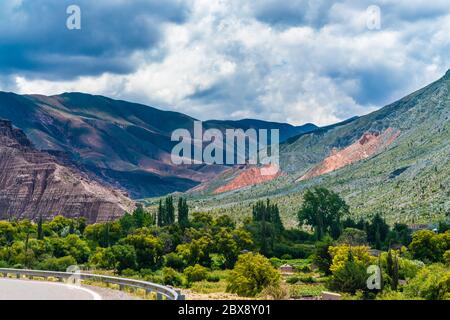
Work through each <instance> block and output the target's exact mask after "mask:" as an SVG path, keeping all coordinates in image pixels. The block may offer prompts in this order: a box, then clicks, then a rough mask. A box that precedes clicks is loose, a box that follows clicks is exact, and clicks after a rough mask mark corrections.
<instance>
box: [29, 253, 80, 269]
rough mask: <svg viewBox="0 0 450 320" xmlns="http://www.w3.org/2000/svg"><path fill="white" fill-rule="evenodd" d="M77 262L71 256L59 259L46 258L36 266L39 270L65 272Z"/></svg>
mask: <svg viewBox="0 0 450 320" xmlns="http://www.w3.org/2000/svg"><path fill="white" fill-rule="evenodd" d="M76 264H77V261H76V260H75V258H74V257H72V256H66V257H61V258H48V259H45V260H44V261H41V262H40V263H39V264H38V265H37V269H39V270H51V271H66V270H67V268H68V267H69V266H73V265H76Z"/></svg>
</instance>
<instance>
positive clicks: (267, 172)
mask: <svg viewBox="0 0 450 320" xmlns="http://www.w3.org/2000/svg"><path fill="white" fill-rule="evenodd" d="M280 174H281V171H280V170H278V168H276V167H274V166H267V167H263V168H258V167H251V168H247V169H244V170H243V171H242V172H241V173H239V174H238V175H237V176H236V177H235V178H234V179H233V180H231V182H229V183H227V184H226V185H224V186H221V187H219V188H217V189H216V190H214V193H215V194H218V193H223V192H228V191H233V190H238V189H241V188H244V187H248V186H253V185H257V184H260V183H263V182H266V181H271V180H273V179H275V178H277V177H278V176H280Z"/></svg>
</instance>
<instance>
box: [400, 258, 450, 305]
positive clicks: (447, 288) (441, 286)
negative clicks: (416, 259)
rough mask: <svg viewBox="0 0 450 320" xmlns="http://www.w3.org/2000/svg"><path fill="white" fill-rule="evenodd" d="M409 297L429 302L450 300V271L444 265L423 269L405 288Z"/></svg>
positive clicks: (434, 265)
mask: <svg viewBox="0 0 450 320" xmlns="http://www.w3.org/2000/svg"><path fill="white" fill-rule="evenodd" d="M404 292H405V294H406V295H407V296H408V297H420V298H423V299H427V300H447V299H450V270H448V268H446V267H445V266H444V265H443V264H433V265H430V266H427V267H425V268H422V269H421V270H420V271H419V272H418V273H417V275H416V277H414V278H413V279H412V280H410V281H409V283H408V284H407V285H406V286H405V288H404Z"/></svg>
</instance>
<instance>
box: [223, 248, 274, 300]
mask: <svg viewBox="0 0 450 320" xmlns="http://www.w3.org/2000/svg"><path fill="white" fill-rule="evenodd" d="M279 283H280V274H279V273H278V271H277V270H276V269H275V268H274V267H272V265H271V263H270V261H269V260H268V259H267V258H265V257H264V256H262V255H260V254H254V253H246V254H242V255H240V256H239V258H238V261H237V263H236V265H235V267H234V269H233V271H231V274H230V277H229V278H228V286H227V291H228V292H232V293H236V294H238V295H240V296H245V297H254V296H256V295H257V294H259V293H261V291H262V290H264V289H265V288H266V287H268V286H271V285H278V284H279Z"/></svg>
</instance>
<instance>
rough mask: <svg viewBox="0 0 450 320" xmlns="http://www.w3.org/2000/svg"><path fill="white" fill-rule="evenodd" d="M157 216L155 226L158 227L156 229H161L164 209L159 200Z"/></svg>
mask: <svg viewBox="0 0 450 320" xmlns="http://www.w3.org/2000/svg"><path fill="white" fill-rule="evenodd" d="M157 215H158V219H157V225H158V227H162V226H163V225H164V207H163V204H162V200H161V199H160V200H159V206H158V213H157Z"/></svg>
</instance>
